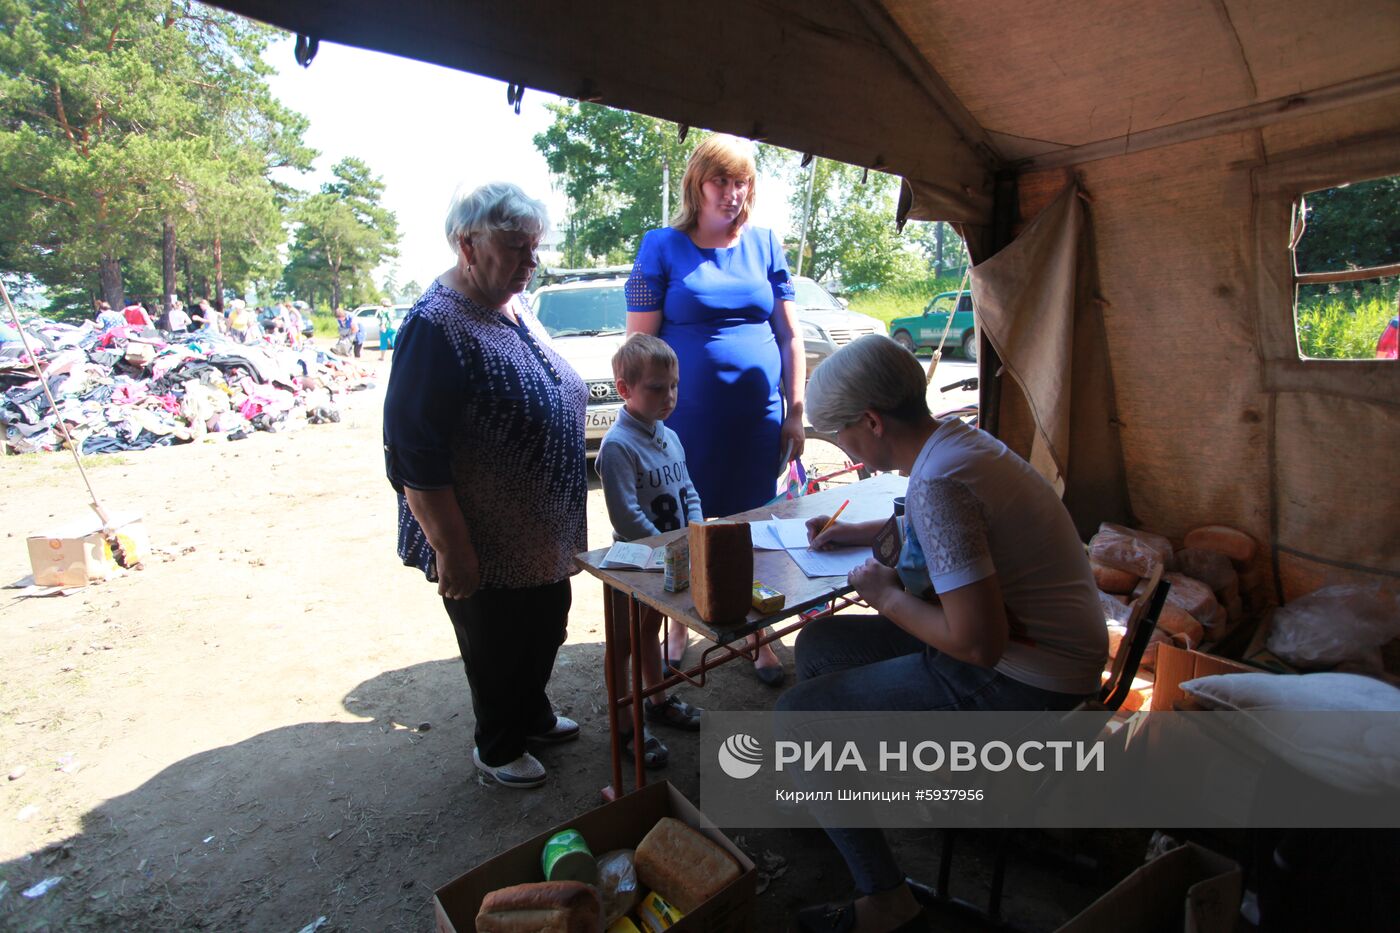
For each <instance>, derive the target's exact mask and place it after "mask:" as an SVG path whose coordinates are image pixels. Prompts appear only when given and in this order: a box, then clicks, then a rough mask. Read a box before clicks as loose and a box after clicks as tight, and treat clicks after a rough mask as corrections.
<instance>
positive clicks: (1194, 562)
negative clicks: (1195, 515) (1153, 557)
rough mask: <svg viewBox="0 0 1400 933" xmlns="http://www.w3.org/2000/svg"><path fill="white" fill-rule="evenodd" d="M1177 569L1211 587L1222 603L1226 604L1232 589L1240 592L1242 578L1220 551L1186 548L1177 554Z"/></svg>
mask: <svg viewBox="0 0 1400 933" xmlns="http://www.w3.org/2000/svg"><path fill="white" fill-rule="evenodd" d="M1176 569H1177V570H1178V571H1179V572H1181V573H1184V574H1185V575H1186V576H1188V577H1190V578H1191V579H1193V580H1200V581H1201V582H1202V583H1204V584H1205V585H1206V586H1208V587H1210V591H1211V592H1212V593H1214V594H1215V598H1216V600H1218V601H1220V602H1224V600H1225V597H1226V596H1227V595H1228V593H1229V591H1230V589H1231V588H1234V589H1235V590H1236V591H1238V590H1239V585H1240V576H1239V574H1237V573H1235V565H1234V564H1233V563H1231V562H1230V558H1228V557H1226V556H1225V555H1224V554H1221V553H1220V552H1219V551H1209V550H1206V549H1205V548H1200V547H1184V548H1182V549H1181V550H1179V551H1177V552H1176Z"/></svg>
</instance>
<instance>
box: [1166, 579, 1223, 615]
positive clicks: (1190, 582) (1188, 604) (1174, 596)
mask: <svg viewBox="0 0 1400 933" xmlns="http://www.w3.org/2000/svg"><path fill="white" fill-rule="evenodd" d="M1163 579H1165V580H1166V581H1167V582H1168V583H1170V584H1171V585H1172V588H1171V589H1170V590H1169V591H1168V592H1167V602H1168V603H1169V604H1170V605H1173V606H1176V607H1177V608H1178V609H1185V610H1186V611H1187V612H1189V613H1191V616H1192V618H1194V619H1195V620H1196V621H1197V622H1199V623H1201V624H1202V625H1204V626H1205V627H1206V628H1212V627H1214V626H1215V625H1216V623H1217V622H1218V621H1219V620H1218V619H1217V618H1216V615H1217V613H1219V611H1220V604H1219V603H1217V602H1216V601H1215V594H1214V593H1212V592H1211V591H1210V587H1208V586H1206V585H1205V584H1204V583H1202V582H1201V581H1200V580H1196V579H1193V578H1191V577H1188V576H1186V575H1185V574H1181V573H1169V574H1167V575H1166V576H1165V577H1164V578H1163Z"/></svg>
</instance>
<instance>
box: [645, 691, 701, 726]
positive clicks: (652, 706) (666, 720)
mask: <svg viewBox="0 0 1400 933" xmlns="http://www.w3.org/2000/svg"><path fill="white" fill-rule="evenodd" d="M643 702H644V703H645V705H646V713H647V719H648V720H649V721H651V722H659V723H661V724H662V725H665V726H673V727H675V728H677V729H684V730H686V731H687V732H699V731H700V714H701V713H703V712H704V710H702V709H699V708H697V707H694V706H691V705H690V704H689V703H687V702H685V701H684V700H682V699H681V698H680V697H678V696H676V695H675V694H674V693H673V694H671V695H670V696H668V697H667V698H666V699H664V700H662V701H661V702H660V703H653V702H651V701H650V700H645V701H643Z"/></svg>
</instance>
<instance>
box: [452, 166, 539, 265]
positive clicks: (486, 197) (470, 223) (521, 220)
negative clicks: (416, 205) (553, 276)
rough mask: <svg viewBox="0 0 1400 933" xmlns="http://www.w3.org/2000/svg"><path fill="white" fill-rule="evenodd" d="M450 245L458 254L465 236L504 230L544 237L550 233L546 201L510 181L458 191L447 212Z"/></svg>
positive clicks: (487, 234)
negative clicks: (472, 189)
mask: <svg viewBox="0 0 1400 933" xmlns="http://www.w3.org/2000/svg"><path fill="white" fill-rule="evenodd" d="M445 226H446V230H447V245H448V246H450V247H452V251H453V252H454V253H455V252H456V251H457V246H458V243H459V241H460V240H461V239H462V237H464V236H481V235H484V236H486V237H492V236H494V235H495V234H496V233H497V232H499V231H501V230H510V231H517V232H520V233H525V234H528V235H530V236H532V237H543V236H544V234H545V231H546V230H548V229H549V212H548V211H547V210H546V209H545V206H544V202H543V201H536V200H535V199H534V198H532V197H530V196H529V195H527V194H526V193H525V192H524V191H522V190H520V187H519V186H518V185H513V184H511V183H510V182H508V181H493V182H490V183H489V184H485V185H482V186H481V187H480V188H477V189H476V190H475V191H471V192H467V191H465V190H464V189H462V188H458V189H457V191H456V192H455V193H454V194H453V195H452V204H451V206H450V207H448V209H447V223H446V225H445Z"/></svg>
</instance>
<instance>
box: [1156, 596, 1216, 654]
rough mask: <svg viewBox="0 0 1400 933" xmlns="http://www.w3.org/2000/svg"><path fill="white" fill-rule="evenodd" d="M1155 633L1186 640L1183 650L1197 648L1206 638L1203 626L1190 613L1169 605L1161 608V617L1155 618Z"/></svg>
mask: <svg viewBox="0 0 1400 933" xmlns="http://www.w3.org/2000/svg"><path fill="white" fill-rule="evenodd" d="M1157 631H1159V632H1165V633H1166V634H1168V635H1179V636H1181V638H1184V639H1185V640H1186V644H1185V645H1182V647H1184V648H1199V647H1200V646H1201V642H1203V641H1205V638H1206V630H1205V626H1203V625H1201V623H1200V622H1198V621H1196V618H1195V617H1194V616H1192V615H1191V613H1189V612H1187V611H1186V610H1185V609H1182V608H1180V607H1178V606H1173V605H1172V604H1171V603H1168V604H1167V605H1165V606H1163V607H1162V612H1161V615H1159V616H1157ZM1178 643H1179V640H1178Z"/></svg>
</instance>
